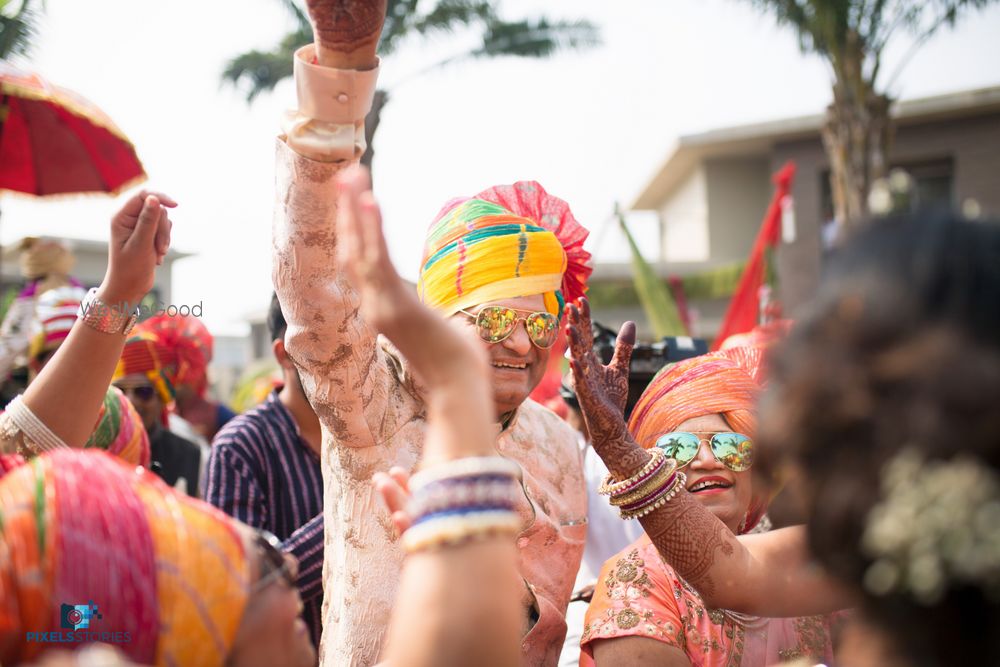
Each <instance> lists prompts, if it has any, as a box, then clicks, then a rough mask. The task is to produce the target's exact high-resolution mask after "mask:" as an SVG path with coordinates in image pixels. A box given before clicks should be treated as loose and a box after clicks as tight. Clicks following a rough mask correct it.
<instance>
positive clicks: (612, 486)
mask: <svg viewBox="0 0 1000 667" xmlns="http://www.w3.org/2000/svg"><path fill="white" fill-rule="evenodd" d="M664 458H665V456H664V454H663V450H662V449H660V448H659V447H654V448H653V449H652V450H651V451H650V456H649V461H648V462H647V463H646V465H644V466H643V467H642V469H641V470H640V471H639V472H637V473H635V474H634V475H632V476H631V477H629V478H628V479H623V480H622V481H620V482H616V481H615V478H614V476H613V475H612V474H611V473H608V476H607V477H605V478H604V483H603V484H601V486H600V487H598V489H597V493H598V494H599V495H602V496H613V495H615V494H616V493H622V492H624V491H631V490H632V489H631V488H630V487H632V486H633V485H635V484H636V482H638V481H639V480H641V479H642V478H643V477H645V476H646V475H649V474H650V473H651V472H653V470H654V469H656V466H658V465H660V463H661V462H662V461H663V459H664Z"/></svg>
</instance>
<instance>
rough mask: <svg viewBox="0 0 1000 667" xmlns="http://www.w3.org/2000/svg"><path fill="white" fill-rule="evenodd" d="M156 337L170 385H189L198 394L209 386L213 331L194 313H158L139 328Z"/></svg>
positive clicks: (202, 392)
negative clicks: (210, 331)
mask: <svg viewBox="0 0 1000 667" xmlns="http://www.w3.org/2000/svg"><path fill="white" fill-rule="evenodd" d="M136 329H137V330H138V331H140V332H141V331H146V332H149V333H151V334H152V335H153V336H155V337H156V341H157V344H158V345H159V347H160V356H161V358H162V359H163V360H164V364H165V365H166V366H167V368H166V371H167V374H168V375H169V376H170V382H171V384H173V386H174V387H175V388H176V387H180V386H188V387H191V388H192V389H194V391H195V393H196V394H197V395H198V396H203V395H204V394H205V390H206V389H207V388H208V364H209V363H210V362H211V361H212V346H213V342H214V341H213V339H212V334H211V333H209V331H208V329H207V328H206V327H205V325H204V324H203V323H202V321H201V320H200V319H199V318H197V317H195V316H193V315H166V314H164V315H157V316H155V317H151V318H149V319H148V320H146V321H145V322H143V323H142V324H140V325H139V326H138V327H136Z"/></svg>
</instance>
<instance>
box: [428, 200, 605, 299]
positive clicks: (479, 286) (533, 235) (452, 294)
mask: <svg viewBox="0 0 1000 667" xmlns="http://www.w3.org/2000/svg"><path fill="white" fill-rule="evenodd" d="M587 234H588V232H587V230H586V229H584V228H583V227H582V226H581V225H580V224H579V223H578V222H577V221H576V219H575V218H574V217H573V214H572V213H571V212H570V210H569V205H568V204H566V202H564V201H562V200H561V199H559V198H558V197H553V196H552V195H550V194H548V193H547V192H545V190H544V189H543V188H542V186H541V185H539V184H538V183H535V182H534V181H520V182H518V183H515V184H513V185H508V186H496V187H494V188H490V189H488V190H484V191H483V192H481V193H479V194H478V195H476V196H475V197H474V198H472V199H464V200H454V201H452V202H449V203H448V204H446V205H445V207H444V208H443V209H442V210H441V212H440V213H439V214H438V216H437V218H435V220H434V222H433V223H432V224H431V227H430V229H429V230H428V233H427V240H426V242H425V244H424V254H423V260H422V261H421V269H420V280H419V282H418V283H417V290H418V292H419V293H420V298H421V300H422V301H423V302H424V303H426V304H427V305H429V306H431V307H432V308H435V309H437V310H439V311H441V312H442V313H443V314H445V315H452V314H454V313H456V312H458V311H459V310H462V309H465V308H469V307H472V306H476V305H478V304H482V303H488V302H491V301H499V300H503V299H513V298H517V297H521V296H533V295H535V294H541V295H543V296H544V298H545V307H546V309H547V310H548V311H549V312H550V313H552V314H554V315H561V314H562V307H563V304H564V303H565V302H566V301H572V300H574V299H576V298H577V297H579V296H582V295H583V294H584V291H585V290H586V281H587V276H589V275H590V272H591V270H592V269H591V268H590V266H589V265H588V260H589V258H590V253H588V252H587V251H585V250H584V249H583V242H584V240H585V239H586V238H587Z"/></svg>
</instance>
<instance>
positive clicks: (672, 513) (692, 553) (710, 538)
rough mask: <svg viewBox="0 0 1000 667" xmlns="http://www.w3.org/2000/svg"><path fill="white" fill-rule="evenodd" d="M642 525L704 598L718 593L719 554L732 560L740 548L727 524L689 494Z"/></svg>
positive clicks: (660, 550)
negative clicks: (716, 591) (716, 575)
mask: <svg viewBox="0 0 1000 667" xmlns="http://www.w3.org/2000/svg"><path fill="white" fill-rule="evenodd" d="M639 523H641V524H642V527H643V530H645V531H646V534H647V535H648V536H649V539H650V541H652V542H653V544H654V545H655V546H656V550H657V551H659V552H660V555H661V556H662V557H663V559H664V560H665V561H667V563H669V564H670V566H671V567H673V568H674V570H676V571H677V573H678V574H679V575H681V577H683V578H684V580H685V581H687V582H688V583H689V584H691V585H692V586H694V587H695V588H696V589H697V590H698V592H699V593H701V594H702V596H706V595H713V594H714V593H715V590H716V583H715V579H714V578H713V577H712V572H713V571H715V572H716V573H718V572H719V571H720V565H718V564H717V561H718V558H719V554H721V555H722V557H723V558H731V557H732V556H733V555H734V554H736V553H737V547H738V546H739V545H738V544H737V540H736V536H735V535H733V533H732V532H731V531H730V530H729V528H728V527H727V526H726V524H724V523H722V521H720V520H719V519H717V518H716V517H715V515H714V514H712V513H711V512H710V511H709V510H708V509H706V508H705V507H704V506H702V504H701V503H699V502H698V501H697V500H696V499H695V498H694V497H693V496H692V495H691V494H689V493H688V492H687V491H681V492H680V494H678V495H677V496H676V497H675V498H673V500H671V501H670V502H669V503H667V504H666V505H664V506H663V507H660V508H658V509H657V510H656V511H654V512H652V513H650V514H648V515H646V516H644V517H642V518H640V519H639ZM721 567H725V566H724V565H723V566H721ZM727 579H728V577H727Z"/></svg>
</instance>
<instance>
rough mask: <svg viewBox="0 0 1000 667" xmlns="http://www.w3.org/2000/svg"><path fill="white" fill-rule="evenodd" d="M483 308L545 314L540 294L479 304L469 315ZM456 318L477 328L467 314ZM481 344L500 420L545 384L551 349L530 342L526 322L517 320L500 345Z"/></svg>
mask: <svg viewBox="0 0 1000 667" xmlns="http://www.w3.org/2000/svg"><path fill="white" fill-rule="evenodd" d="M483 306H504V307H506V308H512V309H514V310H517V311H523V312H519V313H518V315H521V316H523V315H526V314H528V313H535V312H544V311H545V300H544V297H543V296H542V295H541V294H536V295H534V296H522V297H518V298H516V299H504V300H503V301H491V302H490V303H484V304H480V305H479V306H475V307H474V308H469V309H468V312H469V313H472V314H476V313H478V312H479V310H480V308H482V307H483ZM455 317H459V318H462V319H463V320H465V321H466V322H467V323H468V325H469V326H470V327H473V328H474V327H475V326H476V324H475V322H474V321H473V320H472V318H470V317H468V316H467V315H463V314H461V313H459V314H457V315H455ZM477 338H478V336H477ZM480 342H481V343H482V344H483V345H485V346H486V352H487V354H488V355H489V358H490V364H491V365H492V367H493V382H492V384H493V400H494V403H495V405H496V413H497V416H498V417H499V416H501V415H504V414H506V413H508V412H511V411H513V410H516V409H517V408H518V407H519V406H520V405H521V403H523V402H524V400H525V399H526V398H528V395H529V394H530V393H531V392H532V391H533V390H534V388H535V387H537V386H538V383H539V382H541V381H542V376H543V375H545V368H546V365H547V364H548V361H549V352H550V350H548V349H542V348H540V347H538V346H537V345H535V344H534V343H532V342H531V339H530V338H528V331H527V329H526V328H525V326H524V322H523V321H518V323H517V325H516V326H515V327H514V331H512V332H511V334H510V336H508V337H507V338H505V339H504V340H502V341H500V342H499V343H488V342H487V341H485V340H482V339H480Z"/></svg>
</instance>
